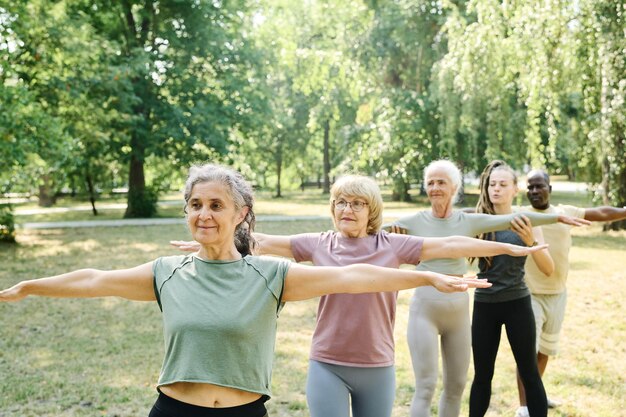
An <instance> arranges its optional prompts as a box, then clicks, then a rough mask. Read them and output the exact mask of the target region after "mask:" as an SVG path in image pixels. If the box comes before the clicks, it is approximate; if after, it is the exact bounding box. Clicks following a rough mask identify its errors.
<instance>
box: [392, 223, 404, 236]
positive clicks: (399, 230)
mask: <svg viewBox="0 0 626 417" xmlns="http://www.w3.org/2000/svg"><path fill="white" fill-rule="evenodd" d="M389 231H390V232H391V233H397V234H399V235H406V234H408V233H409V231H408V230H407V229H405V228H404V227H402V226H398V225H396V224H393V225H391V226H389Z"/></svg>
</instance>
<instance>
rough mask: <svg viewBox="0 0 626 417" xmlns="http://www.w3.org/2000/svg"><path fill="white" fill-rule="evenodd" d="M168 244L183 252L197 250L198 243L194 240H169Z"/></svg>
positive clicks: (198, 248)
mask: <svg viewBox="0 0 626 417" xmlns="http://www.w3.org/2000/svg"><path fill="white" fill-rule="evenodd" d="M170 245H172V246H174V247H175V248H178V249H180V250H182V251H185V252H197V251H199V250H200V244H199V243H198V242H196V241H195V240H170Z"/></svg>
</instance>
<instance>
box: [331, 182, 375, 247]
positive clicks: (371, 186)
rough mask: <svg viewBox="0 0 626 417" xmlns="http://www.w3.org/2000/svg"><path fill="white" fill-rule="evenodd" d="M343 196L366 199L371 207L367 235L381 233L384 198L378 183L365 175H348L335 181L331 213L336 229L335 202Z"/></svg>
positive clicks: (332, 190) (332, 191)
mask: <svg viewBox="0 0 626 417" xmlns="http://www.w3.org/2000/svg"><path fill="white" fill-rule="evenodd" d="M341 195H345V196H350V197H355V198H362V199H364V200H365V202H366V203H367V205H368V207H369V216H368V219H367V234H368V235H373V234H375V233H377V232H379V231H380V228H381V226H382V224H383V197H382V195H381V193H380V188H379V187H378V184H376V181H374V180H373V179H372V178H370V177H366V176H364V175H346V176H343V177H341V178H339V179H338V180H337V181H335V183H334V184H333V187H332V188H331V190H330V212H331V214H332V218H333V223H334V224H335V228H336V227H337V223H336V221H335V216H334V214H335V200H337V199H338V198H339V196H341Z"/></svg>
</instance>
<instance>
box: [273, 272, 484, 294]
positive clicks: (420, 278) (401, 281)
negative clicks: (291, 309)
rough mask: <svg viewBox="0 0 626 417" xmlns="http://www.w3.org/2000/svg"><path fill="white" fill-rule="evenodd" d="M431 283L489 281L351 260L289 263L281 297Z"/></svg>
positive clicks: (452, 288) (464, 285) (442, 287)
mask: <svg viewBox="0 0 626 417" xmlns="http://www.w3.org/2000/svg"><path fill="white" fill-rule="evenodd" d="M424 285H432V286H433V287H435V288H437V289H438V290H439V291H441V292H458V291H467V289H468V288H487V287H490V286H491V284H490V283H488V282H487V281H485V280H481V279H476V278H458V277H453V276H449V275H443V274H438V273H436V272H428V271H416V270H408V269H395V268H385V267H381V266H374V265H366V264H353V265H349V266H343V267H339V266H309V265H302V264H296V263H293V264H291V265H290V266H289V271H288V272H287V277H286V278H285V288H284V290H283V296H282V301H298V300H306V299H308V298H313V297H318V296H320V295H325V294H335V293H351V294H358V293H366V292H381V291H399V290H404V289H407V288H414V287H420V286H424Z"/></svg>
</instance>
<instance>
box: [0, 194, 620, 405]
mask: <svg viewBox="0 0 626 417" xmlns="http://www.w3.org/2000/svg"><path fill="white" fill-rule="evenodd" d="M326 204H327V201H326V199H325V198H315V199H313V201H306V199H305V201H302V202H300V201H297V199H296V200H295V201H294V200H293V199H289V200H282V201H281V200H279V201H276V202H275V201H270V202H269V203H267V206H266V207H267V208H266V209H264V210H267V213H270V210H277V212H282V211H283V210H284V212H287V211H289V212H291V211H292V210H295V212H296V213H298V214H302V213H304V212H307V213H308V211H309V210H311V211H313V213H312V214H319V213H320V212H322V213H326V210H327V207H326ZM262 206H263V204H262V202H260V203H259V207H262ZM404 208H407V207H404V206H403V205H399V206H398V207H397V208H394V210H395V209H404ZM408 208H410V207H408ZM386 209H391V208H390V207H389V206H387V205H386ZM315 211H317V212H315ZM331 227H332V225H331V223H330V220H320V221H297V222H293V221H292V222H265V223H264V222H260V223H259V225H258V230H259V231H261V232H266V233H277V234H291V233H298V232H307V231H321V230H327V229H329V228H331ZM188 238H189V235H188V233H187V232H186V230H185V229H184V227H181V226H179V225H172V226H151V227H118V228H93V229H63V230H61V229H53V230H20V232H19V234H18V242H19V245H16V246H13V245H2V246H0V264H1V265H2V269H1V270H0V288H5V287H8V286H10V285H12V284H13V283H15V282H18V281H20V280H23V279H30V278H34V277H39V276H43V275H52V274H57V273H61V272H64V271H68V270H71V269H77V268H81V267H86V266H90V267H96V268H103V269H110V268H118V267H120V268H121V267H129V266H133V265H137V264H140V263H143V262H147V261H149V260H152V259H154V258H156V257H158V256H163V255H169V254H172V253H174V252H175V251H173V250H172V249H171V248H170V247H169V246H168V244H167V241H168V240H170V239H188ZM625 239H626V232H611V233H602V232H601V231H600V227H599V225H595V226H593V227H589V228H584V229H578V230H575V231H574V238H573V244H574V246H573V248H572V253H571V257H570V259H572V263H571V270H570V278H569V304H568V310H567V316H566V317H567V318H566V321H565V325H564V329H563V333H562V340H561V352H562V353H561V355H560V356H558V357H557V358H556V359H553V360H551V362H550V364H549V365H548V371H547V373H546V377H545V385H546V389H547V391H548V393H549V395H550V396H551V397H555V398H558V399H561V400H563V401H564V405H563V406H561V407H560V408H558V409H556V410H551V411H550V412H549V416H550V417H556V416H563V417H564V416H568V417H583V416H600V417H602V416H606V417H609V416H611V417H613V416H620V415H624V414H623V410H624V409H625V408H626V374H625V372H624V370H625V369H626V350H625V349H626V348H625V346H626V322H625V321H624V317H623V315H624V309H623V307H622V303H623V300H624V299H625V298H626V284H625V280H626V273H625V272H624V268H623V260H624V259H625V258H626V246H625V245H624V241H625ZM410 296H411V292H410V291H404V292H402V293H401V294H400V296H399V302H398V315H397V324H396V343H397V356H396V358H397V387H398V388H397V395H396V406H395V409H394V414H393V416H394V417H403V416H406V415H408V409H409V403H410V399H411V396H412V392H413V381H412V371H411V367H410V360H409V354H408V349H407V346H406V337H405V330H406V323H407V314H408V304H409V299H410ZM316 307H317V301H316V300H309V301H304V302H298V303H289V304H288V305H287V306H286V307H285V309H284V310H283V312H282V313H281V318H280V320H279V334H278V341H277V349H276V360H275V369H274V377H273V392H274V397H273V399H272V400H271V401H270V402H269V403H268V408H269V410H270V415H271V416H272V417H287V416H293V417H306V416H308V412H307V409H306V397H305V393H304V387H305V380H306V369H307V360H308V351H309V345H310V338H311V334H312V331H313V328H314V324H315V312H316ZM0 317H2V330H0V331H1V336H0V375H2V378H0V393H2V395H0V417H9V416H11V417H18V416H19V417H29V416H42V417H53V416H54V417H70V416H72V417H83V416H84V417H87V416H106V417H130V416H140V415H147V412H148V410H149V408H150V406H151V405H152V403H153V401H154V399H155V390H154V384H155V383H156V380H157V378H158V372H159V368H160V365H161V360H162V355H163V349H162V332H161V322H160V313H159V311H158V308H157V306H156V304H154V303H140V302H130V301H125V300H119V299H115V298H111V299H94V300H68V299H43V298H36V297H33V298H29V299H27V300H24V301H22V302H20V303H14V304H0ZM514 375H515V374H514V362H513V359H512V356H511V353H510V350H509V348H508V342H507V341H506V340H505V339H503V341H502V343H501V348H500V353H499V356H498V361H497V364H496V377H495V379H494V384H493V396H492V407H491V409H490V412H489V414H488V416H490V417H495V416H507V415H513V413H514V411H515V409H516V407H517V402H516V398H517V391H516V387H515V378H514ZM471 379H472V371H471V367H470V374H469V375H468V381H469V382H471ZM469 382H468V384H469ZM438 394H439V392H438V393H437V396H438ZM468 395H469V389H466V392H465V397H464V399H463V409H462V415H467V412H468V408H467V398H468ZM436 404H437V399H435V400H434V401H433V414H434V415H436V414H435V408H436Z"/></svg>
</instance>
